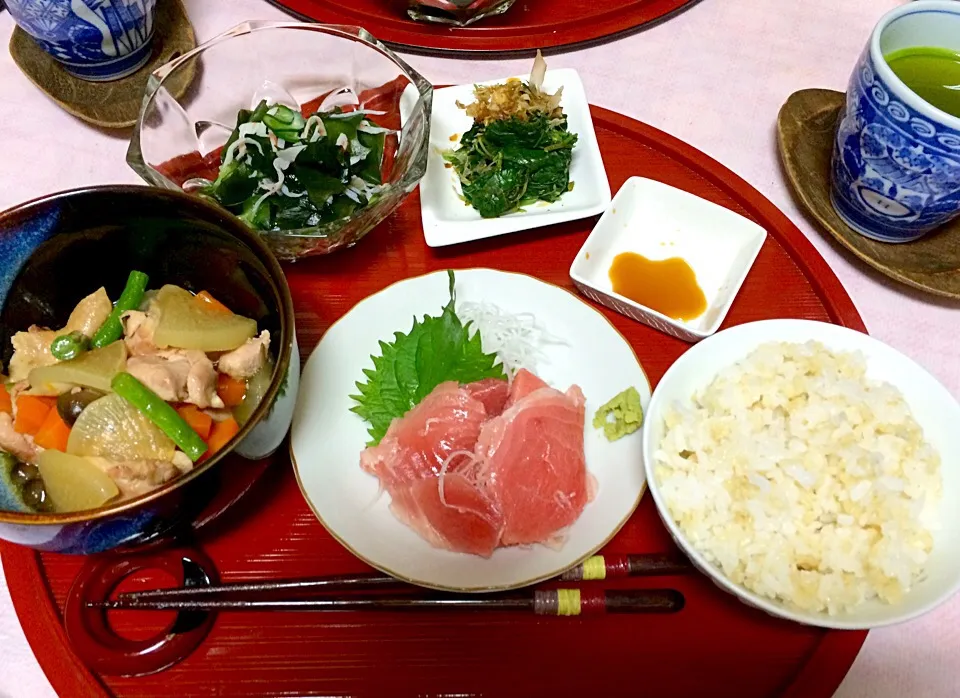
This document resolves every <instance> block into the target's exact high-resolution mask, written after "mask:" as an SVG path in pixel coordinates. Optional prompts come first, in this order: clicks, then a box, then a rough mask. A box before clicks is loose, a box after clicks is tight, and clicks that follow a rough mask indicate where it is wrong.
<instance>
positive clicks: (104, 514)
mask: <svg viewBox="0 0 960 698" xmlns="http://www.w3.org/2000/svg"><path fill="white" fill-rule="evenodd" d="M98 192H100V193H105V194H117V195H121V196H122V195H132V196H150V197H162V198H166V199H168V200H169V201H168V203H169V210H170V216H171V217H175V216H176V215H177V214H176V211H177V209H178V208H179V207H183V206H186V207H189V208H192V209H194V210H196V209H198V208H205V209H208V212H209V213H210V215H211V219H212V220H219V221H220V227H221V228H222V229H223V230H224V231H226V232H228V233H230V234H231V235H233V236H234V237H236V238H237V239H239V240H240V241H241V242H243V243H244V244H245V245H247V246H249V247H250V248H251V250H252V251H253V252H254V253H255V254H256V255H257V257H259V259H260V261H261V262H262V263H263V265H264V266H265V267H266V269H267V272H268V274H269V276H270V278H271V279H272V280H273V282H274V283H275V284H276V287H277V291H278V294H279V296H280V308H279V317H280V324H281V328H280V330H281V331H280V344H279V346H280V347H281V350H280V353H279V354H278V360H277V366H276V369H275V370H274V374H273V381H272V382H271V383H270V387H269V388H268V390H267V392H266V394H265V395H264V397H263V400H262V401H261V403H260V405H259V406H258V407H257V409H256V410H254V412H253V415H252V416H251V417H250V419H249V420H247V422H246V423H245V424H244V425H243V426H242V427H240V432H239V433H238V435H237V437H236V438H235V440H234V442H233V445H231V446H230V447H229V448H224V449H222V450H221V451H219V452H218V453H217V454H216V455H214V456H213V457H211V458H210V459H209V460H206V461H204V462H203V463H201V464H200V465H199V466H197V467H196V468H194V469H193V470H191V471H190V472H189V473H186V474H185V475H181V476H179V477H177V478H175V479H173V480H171V481H170V482H168V483H167V484H165V485H162V486H161V487H158V488H157V489H155V490H152V491H151V492H148V493H147V494H144V495H141V496H139V497H134V498H133V499H126V500H123V501H122V502H117V503H116V504H108V505H107V506H104V507H100V508H99V509H90V510H87V511H78V512H71V513H66V514H31V513H23V512H15V511H7V510H0V523H3V524H21V525H23V524H26V525H50V524H55V525H56V524H70V523H84V522H88V521H97V520H100V519H109V518H111V517H113V516H116V515H117V514H122V513H128V512H131V511H134V510H136V509H140V508H141V507H143V506H144V505H146V504H149V503H151V502H154V501H156V500H158V499H160V498H162V497H165V496H166V495H167V494H169V493H170V492H172V491H173V490H176V489H178V488H180V487H183V486H185V485H187V484H189V483H191V482H193V481H194V480H196V479H197V478H199V477H201V476H202V475H203V474H204V473H206V472H207V471H209V470H210V469H211V468H214V467H217V465H218V464H219V463H220V461H221V460H223V458H224V457H225V456H226V455H228V454H229V453H232V452H234V451H235V450H236V447H237V445H239V444H240V443H241V442H242V441H243V439H245V438H246V437H247V435H249V434H250V432H251V431H252V430H253V429H254V427H256V426H257V425H258V424H259V423H260V422H261V421H262V420H263V418H264V417H265V416H266V415H267V413H268V412H269V411H270V409H271V407H272V406H273V403H274V401H275V400H276V399H277V396H278V394H279V392H280V387H281V385H282V384H283V382H284V379H285V376H286V375H287V370H288V369H289V368H290V360H291V356H292V354H293V351H292V347H293V344H294V342H296V338H295V336H294V310H293V298H292V297H291V295H290V287H289V286H288V285H287V277H286V276H285V275H284V273H283V269H282V268H281V267H280V263H279V262H278V261H277V259H276V257H274V256H273V253H272V252H270V248H268V247H267V245H266V243H264V242H263V240H261V239H260V236H259V235H257V234H256V233H254V232H253V231H251V230H249V229H248V228H247V227H246V226H245V225H244V224H243V223H241V222H240V220H239V219H236V218H233V217H231V216H225V215H224V213H223V211H222V210H221V209H220V208H219V207H218V206H214V205H213V204H211V203H208V202H206V201H203V200H202V199H200V198H198V197H195V196H191V195H189V194H184V193H183V192H177V191H168V190H162V189H157V188H154V187H145V186H137V185H105V186H94V187H83V188H79V189H70V190H67V191H62V192H58V193H56V194H49V195H47V196H42V197H39V198H37V199H32V200H30V201H26V202H24V203H22V204H18V205H17V206H14V207H13V208H9V209H7V210H5V211H2V212H0V231H2V230H3V229H5V228H9V227H15V226H22V225H23V223H24V222H25V221H28V220H30V219H31V218H32V217H34V216H46V217H47V218H49V214H50V211H51V209H53V210H55V209H56V208H57V204H59V203H60V202H62V201H64V200H66V199H70V198H71V197H80V196H84V195H86V194H93V193H98ZM54 227H56V224H54ZM35 246H36V245H35ZM8 261H9V260H7V259H3V260H0V276H3V274H4V272H8V271H12V275H13V277H16V275H17V273H18V272H19V269H17V270H8V269H5V268H4V267H5V266H6V264H7V263H8ZM13 263H15V264H19V266H20V267H21V268H22V265H23V263H25V259H14V260H13Z"/></svg>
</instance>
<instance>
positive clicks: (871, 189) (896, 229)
mask: <svg viewBox="0 0 960 698" xmlns="http://www.w3.org/2000/svg"><path fill="white" fill-rule="evenodd" d="M832 181H833V188H832V198H833V206H834V208H835V209H836V211H837V213H838V214H839V215H840V217H841V218H843V219H844V220H845V221H846V223H847V224H849V225H850V226H851V227H852V228H854V229H855V230H857V231H858V232H860V233H862V234H864V235H866V236H867V237H870V238H873V239H875V240H880V241H883V242H909V241H911V240H916V239H917V238H920V237H922V236H923V235H924V234H926V233H928V232H930V231H931V230H933V229H934V228H937V227H938V226H940V225H942V224H943V223H946V222H947V221H948V220H950V219H951V218H953V217H954V216H956V215H957V214H958V213H960V131H955V130H953V129H950V128H947V127H946V126H944V125H943V124H938V123H934V122H932V121H931V120H930V119H929V118H927V117H926V116H924V115H923V114H920V113H918V112H917V111H915V110H914V109H913V108H912V107H910V106H909V105H907V104H904V103H903V102H901V101H899V100H898V99H897V98H896V95H895V92H894V91H893V90H891V88H890V86H889V85H887V84H886V83H885V82H884V81H883V80H882V79H881V78H880V76H879V75H878V74H877V72H876V71H875V70H874V66H873V63H872V59H871V54H870V50H869V47H868V48H867V50H866V51H864V53H863V55H862V56H861V57H860V61H859V62H858V64H857V67H856V69H855V70H854V72H853V75H852V77H851V78H850V85H849V87H848V89H847V106H846V111H845V113H844V114H843V116H842V119H841V121H840V125H839V128H838V130H837V137H836V142H835V145H834V152H833V164H832Z"/></svg>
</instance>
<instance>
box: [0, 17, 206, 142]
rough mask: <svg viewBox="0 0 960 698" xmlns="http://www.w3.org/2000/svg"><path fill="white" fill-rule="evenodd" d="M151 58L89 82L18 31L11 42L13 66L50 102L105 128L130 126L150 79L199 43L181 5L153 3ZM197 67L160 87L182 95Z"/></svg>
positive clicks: (175, 94) (134, 119)
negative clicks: (134, 68) (103, 79)
mask: <svg viewBox="0 0 960 698" xmlns="http://www.w3.org/2000/svg"><path fill="white" fill-rule="evenodd" d="M154 21H155V29H154V31H155V34H154V37H153V55H152V56H151V57H150V60H149V61H147V63H146V64H145V65H144V66H143V67H142V68H140V70H138V71H137V72H135V73H133V74H132V75H129V76H127V77H125V78H121V79H119V80H113V81H112V82H89V81H87V80H81V79H80V78H77V77H74V76H73V75H70V73H68V72H67V71H66V70H64V69H63V67H62V66H61V65H60V64H59V63H58V62H57V61H56V60H55V59H54V58H53V56H51V55H50V54H49V53H47V52H46V51H44V50H43V49H42V48H40V46H39V45H38V44H37V43H36V42H35V41H34V40H33V39H32V38H30V36H29V35H28V34H27V33H26V32H25V31H23V30H22V29H21V28H20V27H17V28H16V29H14V32H13V36H12V37H11V38H10V55H11V56H13V60H14V62H15V63H16V64H17V66H18V67H19V68H20V70H22V71H23V73H24V74H25V75H26V76H27V78H29V80H30V82H32V83H33V84H34V85H36V86H37V87H39V88H40V89H41V90H43V92H45V93H46V95H47V96H48V97H50V99H52V100H53V101H55V102H56V103H57V104H59V105H60V106H61V107H62V108H63V109H64V110H65V111H67V112H69V113H70V114H73V115H74V116H76V117H77V118H79V119H83V120H84V121H86V122H88V123H91V124H94V125H96V126H102V127H104V128H126V127H128V126H133V125H134V124H135V123H136V121H137V117H138V116H139V114H140V104H141V103H142V102H143V94H144V92H145V91H146V89H147V80H148V79H149V77H150V74H151V73H152V72H153V71H154V70H156V69H157V68H159V67H160V66H162V65H164V64H165V63H168V62H170V61H171V60H173V59H174V58H176V57H177V56H180V55H181V54H183V53H186V52H187V51H190V50H191V49H194V48H196V46H197V39H196V36H194V33H193V27H192V26H191V24H190V20H189V19H188V18H187V13H186V10H185V9H184V7H183V5H182V4H181V2H180V0H169V1H168V2H160V3H157V14H156V18H155V20H154ZM195 72H196V71H195V68H194V67H192V64H191V66H187V69H186V70H184V71H183V74H182V76H180V77H179V79H171V80H167V81H166V82H165V83H164V86H165V87H166V88H167V89H168V90H169V91H170V92H171V93H172V94H173V96H174V97H179V96H180V95H182V94H183V93H184V92H185V91H186V89H187V87H188V86H189V85H190V83H191V82H192V81H193V77H194V74H195Z"/></svg>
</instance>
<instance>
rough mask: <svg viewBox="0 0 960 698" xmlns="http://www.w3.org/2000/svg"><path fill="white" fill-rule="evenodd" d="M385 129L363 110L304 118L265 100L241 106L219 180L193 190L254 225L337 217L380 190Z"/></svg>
mask: <svg viewBox="0 0 960 698" xmlns="http://www.w3.org/2000/svg"><path fill="white" fill-rule="evenodd" d="M387 133H391V131H389V130H388V129H385V128H381V127H380V126H377V125H376V124H375V123H373V122H372V121H370V120H369V119H368V118H367V115H366V113H365V112H363V111H355V112H343V111H341V110H340V109H339V108H337V109H334V110H332V111H327V112H317V113H315V114H312V115H310V116H309V117H307V118H304V116H303V115H302V114H301V113H300V112H299V111H297V110H295V109H291V108H290V107H287V106H284V105H282V104H268V103H267V102H266V101H265V100H264V101H261V102H260V103H259V105H258V106H257V108H256V109H253V110H247V109H244V110H241V111H240V113H239V114H238V115H237V126H236V128H235V129H234V130H233V133H231V134H230V138H229V139H228V140H227V142H226V143H225V144H224V146H223V152H222V154H221V159H220V163H221V164H220V170H219V173H218V176H217V178H216V180H215V181H213V182H206V183H203V182H201V183H200V184H201V186H200V187H199V188H197V189H196V190H195V191H196V193H198V194H200V195H201V196H207V197H210V198H212V199H214V200H215V201H217V202H218V203H219V204H220V205H221V206H223V207H224V208H226V209H228V210H229V211H230V212H231V213H233V214H235V215H237V216H238V217H239V218H240V219H241V220H243V221H244V222H246V223H247V224H248V225H249V226H251V227H252V228H255V229H257V230H263V231H277V230H293V229H298V228H308V227H311V226H316V225H320V224H323V223H328V222H331V221H335V220H339V219H341V218H345V217H347V216H350V215H352V214H353V213H354V212H355V211H357V210H359V209H361V208H364V207H365V206H367V205H369V204H370V202H371V201H373V200H374V199H375V198H376V197H377V195H378V194H379V193H380V191H381V189H382V187H381V185H382V179H381V163H382V162H383V151H384V142H385V136H386V134H387Z"/></svg>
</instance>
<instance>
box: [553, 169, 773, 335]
mask: <svg viewBox="0 0 960 698" xmlns="http://www.w3.org/2000/svg"><path fill="white" fill-rule="evenodd" d="M766 237H767V231H766V230H764V229H763V228H762V227H760V226H759V225H757V224H756V223H754V222H753V221H751V220H748V219H747V218H744V217H743V216H741V215H739V214H737V213H734V212H733V211H731V210H730V209H727V208H724V207H723V206H718V205H717V204H715V203H712V202H710V201H707V200H705V199H701V198H700V197H699V196H695V195H693V194H690V193H689V192H686V191H683V190H682V189H676V188H674V187H671V186H668V185H666V184H663V183H662V182H657V181H655V180H652V179H646V178H644V177H631V178H630V179H628V180H627V181H626V182H625V183H624V185H623V187H621V188H620V191H618V192H617V195H616V197H614V199H613V203H612V204H611V205H610V207H609V208H608V209H607V211H606V212H605V213H604V214H603V216H602V217H601V218H600V221H599V222H598V223H597V225H596V227H595V228H594V229H593V232H591V233H590V236H589V237H588V238H587V240H586V242H585V243H584V244H583V247H581V248H580V252H578V253H577V256H576V259H574V261H573V265H572V266H571V267H570V278H571V279H573V283H574V284H575V285H576V287H577V288H578V289H579V290H580V292H581V293H583V295H585V296H586V297H587V298H590V299H591V300H594V301H596V302H597V303H602V304H603V305H605V306H607V307H608V308H612V309H613V310H616V311H617V312H618V313H622V314H623V315H626V316H627V317H629V318H632V319H634V320H637V321H639V322H642V323H644V324H646V325H650V326H651V327H653V328H655V329H658V330H660V331H661V332H666V333H667V334H669V335H673V336H674V337H678V338H680V339H683V340H686V341H688V342H697V341H700V340H701V339H703V338H704V337H708V336H710V335H712V334H713V333H714V332H716V331H717V330H718V329H719V328H720V325H721V323H722V322H723V320H724V318H726V316H727V312H728V311H729V310H730V306H731V305H733V299H734V298H735V297H736V295H737V292H738V291H739V290H740V286H741V285H743V281H744V279H746V278H747V274H748V273H749V271H750V268H751V267H752V266H753V263H754V261H755V260H756V258H757V255H758V254H759V253H760V248H761V247H763V241H764V240H765V239H766ZM621 252H636V253H637V254H641V255H643V256H644V257H646V258H647V259H652V260H660V259H669V258H671V257H680V258H681V259H684V260H686V262H687V263H688V264H689V265H690V266H691V267H692V268H693V271H694V273H695V274H696V276H697V283H698V284H699V285H700V288H701V289H702V290H703V293H704V295H705V296H706V299H707V309H706V310H705V311H704V312H703V314H702V315H700V316H699V317H697V318H694V319H692V320H688V321H683V320H675V319H673V318H670V317H667V316H666V315H664V314H663V313H659V312H657V311H656V310H653V309H651V308H648V307H646V306H644V305H641V304H639V303H636V302H634V301H632V300H630V299H629V298H625V297H624V296H621V295H620V294H618V293H614V292H613V284H612V283H611V281H610V276H609V270H610V265H611V264H612V263H613V258H614V257H616V256H617V255H618V254H620V253H621Z"/></svg>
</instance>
